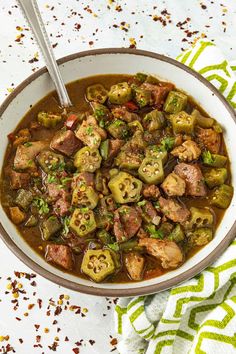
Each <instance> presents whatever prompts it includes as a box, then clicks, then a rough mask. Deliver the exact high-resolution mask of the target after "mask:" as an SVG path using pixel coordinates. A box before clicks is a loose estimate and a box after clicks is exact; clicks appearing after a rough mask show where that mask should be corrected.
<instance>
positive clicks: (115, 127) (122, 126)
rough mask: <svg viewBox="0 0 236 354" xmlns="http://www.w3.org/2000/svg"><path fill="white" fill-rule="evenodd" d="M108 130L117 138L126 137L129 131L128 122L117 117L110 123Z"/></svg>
mask: <svg viewBox="0 0 236 354" xmlns="http://www.w3.org/2000/svg"><path fill="white" fill-rule="evenodd" d="M107 130H108V132H109V133H110V134H111V135H112V136H113V138H115V139H125V138H126V137H127V136H128V132H129V131H128V127H127V124H126V123H125V122H124V121H123V120H120V119H116V120H114V121H113V122H112V123H111V124H109V126H108V127H107Z"/></svg>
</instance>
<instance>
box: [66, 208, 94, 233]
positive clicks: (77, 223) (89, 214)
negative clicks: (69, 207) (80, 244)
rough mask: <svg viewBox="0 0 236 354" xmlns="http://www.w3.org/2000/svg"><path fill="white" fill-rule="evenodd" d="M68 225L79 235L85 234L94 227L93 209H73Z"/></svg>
mask: <svg viewBox="0 0 236 354" xmlns="http://www.w3.org/2000/svg"><path fill="white" fill-rule="evenodd" d="M69 226H70V228H71V229H72V230H73V231H74V232H75V233H76V234H77V235H78V236H79V237H84V236H87V235H88V234H89V233H91V232H93V231H94V230H95V229H96V221H95V218H94V213H93V211H92V210H89V209H88V208H77V209H75V210H74V212H73V214H72V217H71V219H70V223H69Z"/></svg>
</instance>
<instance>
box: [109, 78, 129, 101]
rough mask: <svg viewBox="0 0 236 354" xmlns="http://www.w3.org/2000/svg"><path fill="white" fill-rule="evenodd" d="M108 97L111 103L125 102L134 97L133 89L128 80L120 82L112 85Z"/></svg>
mask: <svg viewBox="0 0 236 354" xmlns="http://www.w3.org/2000/svg"><path fill="white" fill-rule="evenodd" d="M108 97H109V100H110V102H111V103H114V104H124V103H126V102H128V101H130V100H131V99H132V89H131V87H130V86H129V85H128V83H127V82H120V83H118V84H116V85H113V86H111V88H110V91H109V92H108Z"/></svg>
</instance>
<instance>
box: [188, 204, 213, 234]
mask: <svg viewBox="0 0 236 354" xmlns="http://www.w3.org/2000/svg"><path fill="white" fill-rule="evenodd" d="M190 212H191V216H190V219H189V221H186V222H185V225H184V227H185V228H186V229H188V230H190V229H196V228H200V227H212V226H213V223H214V217H213V214H212V213H211V211H210V210H209V209H206V208H195V207H191V208H190Z"/></svg>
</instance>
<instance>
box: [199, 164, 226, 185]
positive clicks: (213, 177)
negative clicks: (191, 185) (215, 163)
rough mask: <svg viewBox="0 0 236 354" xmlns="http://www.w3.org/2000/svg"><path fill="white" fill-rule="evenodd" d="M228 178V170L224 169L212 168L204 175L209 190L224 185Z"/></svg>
mask: <svg viewBox="0 0 236 354" xmlns="http://www.w3.org/2000/svg"><path fill="white" fill-rule="evenodd" d="M227 177H228V172H227V169H226V168H224V167H222V168H211V169H210V170H208V171H206V172H205V173H204V179H205V182H206V184H207V185H208V187H209V188H214V187H216V186H220V185H221V184H224V183H225V181H226V179H227Z"/></svg>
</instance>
